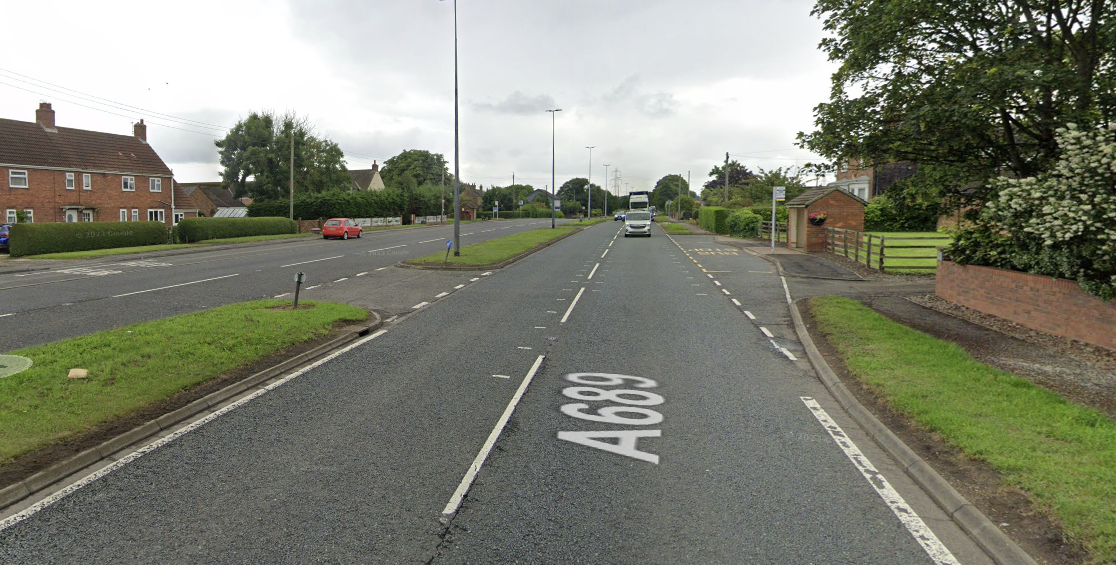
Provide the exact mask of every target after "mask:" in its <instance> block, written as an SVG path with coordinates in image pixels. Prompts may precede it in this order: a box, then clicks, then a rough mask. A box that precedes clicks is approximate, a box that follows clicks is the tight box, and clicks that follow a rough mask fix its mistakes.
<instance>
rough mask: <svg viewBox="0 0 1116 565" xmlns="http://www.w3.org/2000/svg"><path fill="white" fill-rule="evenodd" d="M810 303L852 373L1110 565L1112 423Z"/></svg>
mask: <svg viewBox="0 0 1116 565" xmlns="http://www.w3.org/2000/svg"><path fill="white" fill-rule="evenodd" d="M811 305H812V308H813V312H814V315H815V317H816V318H817V321H818V327H819V328H820V329H821V330H822V331H823V332H824V333H825V334H826V336H827V337H828V339H829V340H830V342H831V343H833V344H834V346H835V347H836V348H837V350H838V351H840V353H841V356H842V357H843V358H844V360H845V364H846V366H847V367H848V368H849V371H850V372H851V373H852V374H853V375H855V376H856V378H857V379H859V380H861V381H862V382H863V383H864V384H865V385H867V386H868V387H870V388H872V389H874V390H875V391H877V392H878V393H880V394H881V395H882V396H883V397H884V398H885V399H886V400H887V401H888V403H889V404H890V405H891V406H892V407H894V408H895V409H896V410H898V411H900V412H902V413H904V414H906V415H908V416H910V417H911V418H913V419H914V420H915V421H916V422H917V423H918V424H919V425H920V426H922V427H923V428H925V429H928V430H930V431H932V432H935V433H937V434H939V435H940V436H941V437H942V438H944V439H945V440H946V441H948V442H949V443H950V444H952V445H953V446H955V447H957V448H958V449H960V450H961V451H963V452H964V453H965V454H966V455H968V456H969V457H972V458H974V459H979V460H984V461H987V462H988V463H990V464H991V465H992V466H993V467H995V469H996V470H997V471H999V472H1000V473H1001V475H1002V476H1003V478H1004V479H1005V480H1006V481H1007V482H1008V483H1010V484H1013V485H1016V486H1018V487H1020V488H1021V489H1023V490H1024V491H1026V492H1027V493H1029V495H1030V496H1031V498H1032V499H1033V500H1034V501H1035V502H1036V503H1037V505H1038V506H1039V507H1040V508H1044V509H1046V510H1048V511H1049V512H1050V513H1051V514H1052V515H1053V517H1054V518H1055V520H1056V521H1057V522H1058V523H1060V524H1061V525H1062V527H1063V529H1064V531H1065V533H1066V535H1067V536H1068V537H1069V538H1070V539H1071V540H1073V541H1076V542H1077V543H1080V544H1081V546H1082V547H1084V548H1085V549H1086V550H1087V551H1088V552H1089V553H1090V554H1091V557H1092V558H1091V561H1090V563H1116V422H1114V421H1113V420H1112V419H1110V418H1108V417H1107V416H1105V415H1104V414H1103V413H1101V412H1098V411H1096V410H1094V409H1091V408H1088V407H1083V406H1079V405H1076V404H1072V403H1070V402H1068V401H1067V400H1065V399H1064V398H1062V397H1061V396H1058V395H1056V394H1054V393H1052V392H1050V391H1048V390H1046V389H1043V388H1039V387H1037V386H1035V385H1033V384H1032V383H1031V382H1030V381H1027V380H1025V379H1022V378H1019V377H1016V376H1014V375H1012V374H1010V373H1006V372H1003V371H1000V370H998V369H995V368H992V367H989V366H987V365H984V364H982V363H978V362H977V361H975V360H973V359H972V358H971V357H970V356H969V355H968V353H966V352H965V351H964V350H963V349H962V348H960V347H959V346H957V345H955V344H953V343H949V342H945V341H941V340H938V339H935V338H933V337H930V336H928V335H926V334H923V333H921V332H918V331H915V330H912V329H910V328H907V327H906V326H903V325H901V324H897V323H895V322H892V321H890V320H888V319H887V318H885V317H883V316H881V315H879V314H877V313H876V312H874V311H873V310H871V309H869V308H867V307H865V306H863V305H861V304H860V303H858V302H856V301H853V300H849V299H845V298H838V297H832V296H829V297H821V298H815V299H812V300H811Z"/></svg>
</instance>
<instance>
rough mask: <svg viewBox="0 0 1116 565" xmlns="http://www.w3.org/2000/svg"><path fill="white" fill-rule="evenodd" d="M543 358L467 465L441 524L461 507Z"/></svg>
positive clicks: (536, 363) (535, 365) (524, 378)
mask: <svg viewBox="0 0 1116 565" xmlns="http://www.w3.org/2000/svg"><path fill="white" fill-rule="evenodd" d="M544 357H545V356H543V355H539V357H538V359H535V364H534V365H532V366H531V370H530V371H529V372H528V373H527V376H526V377H523V382H522V383H520V385H519V389H517V390H516V391H515V395H514V396H512V399H511V402H508V407H507V408H505V409H504V413H503V414H502V415H501V416H500V420H499V421H497V422H496V426H495V427H493V428H492V433H490V434H488V439H487V440H486V441H485V442H484V445H483V446H481V450H480V452H479V453H477V457H476V458H475V459H473V464H472V465H469V470H468V471H467V472H466V473H465V476H464V477H462V478H461V484H459V485H458V486H457V490H456V491H454V493H453V496H451V497H450V500H449V503H448V504H446V507H445V509H444V510H442V518H441V520H442V522H443V523H448V522H449V521H450V520H451V519H452V518H453V517H454V515H455V514H457V510H458V508H460V507H461V500H462V499H464V498H465V493H467V492H469V487H470V486H472V484H473V481H474V480H475V479H476V478H477V473H479V472H480V468H481V466H482V465H484V460H485V459H487V458H488V453H489V452H490V451H492V447H493V446H495V445H496V440H497V439H499V438H500V434H501V433H503V431H504V426H506V425H507V424H508V419H510V418H511V415H512V412H514V411H515V407H516V405H517V404H519V399H521V398H523V393H525V392H527V386H528V385H530V384H531V379H534V378H535V373H537V372H538V370H539V367H540V366H541V365H542V362H543V359H544Z"/></svg>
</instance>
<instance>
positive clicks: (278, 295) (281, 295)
mask: <svg viewBox="0 0 1116 565" xmlns="http://www.w3.org/2000/svg"><path fill="white" fill-rule="evenodd" d="M289 294H290V293H289V292H284V293H283V294H276V295H275V296H272V298H283V297H284V296H287V295H289ZM0 317H3V316H0Z"/></svg>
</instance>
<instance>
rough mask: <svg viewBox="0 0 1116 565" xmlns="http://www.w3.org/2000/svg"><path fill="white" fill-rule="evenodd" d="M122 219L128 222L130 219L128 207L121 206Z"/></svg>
mask: <svg viewBox="0 0 1116 565" xmlns="http://www.w3.org/2000/svg"><path fill="white" fill-rule="evenodd" d="M120 221H121V222H127V221H128V209H127V208H121V209H120Z"/></svg>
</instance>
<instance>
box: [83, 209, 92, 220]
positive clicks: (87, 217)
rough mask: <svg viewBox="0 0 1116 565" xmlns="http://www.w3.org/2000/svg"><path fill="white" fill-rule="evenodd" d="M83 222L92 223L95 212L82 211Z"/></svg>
mask: <svg viewBox="0 0 1116 565" xmlns="http://www.w3.org/2000/svg"><path fill="white" fill-rule="evenodd" d="M81 221H83V222H92V221H93V210H82V211H81Z"/></svg>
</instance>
